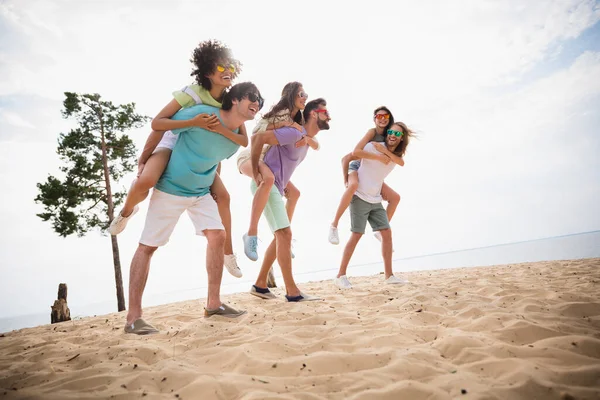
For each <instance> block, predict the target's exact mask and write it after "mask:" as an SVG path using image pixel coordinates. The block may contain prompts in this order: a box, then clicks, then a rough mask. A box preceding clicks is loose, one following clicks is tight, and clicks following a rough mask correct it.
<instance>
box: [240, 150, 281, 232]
mask: <svg viewBox="0 0 600 400" xmlns="http://www.w3.org/2000/svg"><path fill="white" fill-rule="evenodd" d="M240 171H241V172H242V173H243V174H244V175H246V176H249V177H250V178H253V177H254V176H253V175H252V164H251V163H250V161H249V160H248V161H246V162H245V163H243V164H242V165H241V166H240ZM258 171H259V172H260V174H261V175H262V177H263V181H262V183H261V184H260V186H259V187H258V189H257V190H256V193H254V198H253V199H252V211H251V213H250V225H249V227H248V236H256V235H257V234H258V221H259V220H260V216H261V214H262V212H263V210H264V209H265V206H266V205H267V202H268V201H269V194H270V192H271V188H272V187H273V184H274V183H275V177H274V176H273V172H272V171H271V169H270V168H269V167H267V164H265V163H264V162H262V161H259V162H258Z"/></svg>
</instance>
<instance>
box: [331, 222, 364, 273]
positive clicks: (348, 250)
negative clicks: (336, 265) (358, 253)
mask: <svg viewBox="0 0 600 400" xmlns="http://www.w3.org/2000/svg"><path fill="white" fill-rule="evenodd" d="M362 235H363V234H362V233H356V232H352V235H350V239H348V243H347V244H346V247H345V248H344V254H343V255H342V263H341V264H340V270H339V271H338V274H337V277H338V278H339V277H340V276H344V275H346V270H347V269H348V264H349V263H350V259H351V258H352V254H354V249H356V245H357V244H358V241H359V240H360V238H361V237H362Z"/></svg>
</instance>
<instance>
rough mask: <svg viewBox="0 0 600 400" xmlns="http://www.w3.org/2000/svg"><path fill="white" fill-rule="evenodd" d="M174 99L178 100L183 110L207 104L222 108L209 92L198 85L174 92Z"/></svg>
mask: <svg viewBox="0 0 600 400" xmlns="http://www.w3.org/2000/svg"><path fill="white" fill-rule="evenodd" d="M173 97H174V98H175V100H177V102H178V103H179V105H180V106H181V108H188V107H191V106H195V105H196V104H206V105H208V106H213V107H217V108H221V103H219V102H218V101H216V100H215V99H214V98H213V97H212V96H211V95H210V92H209V91H208V90H206V89H204V88H203V87H202V86H200V85H197V84H193V85H189V86H186V87H184V88H183V89H181V90H176V91H174V92H173Z"/></svg>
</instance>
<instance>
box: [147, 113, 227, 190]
mask: <svg viewBox="0 0 600 400" xmlns="http://www.w3.org/2000/svg"><path fill="white" fill-rule="evenodd" d="M198 114H216V116H217V117H218V118H219V120H221V123H222V124H224V122H223V118H222V116H221V110H219V109H218V108H216V107H212V106H207V105H204V104H199V105H196V106H193V107H190V108H183V109H181V110H179V111H178V112H177V113H176V114H175V115H174V116H173V119H177V120H187V119H191V118H193V117H194V116H196V115H198ZM232 131H233V132H235V133H237V132H238V129H237V128H236V129H232ZM172 132H173V133H175V134H178V135H179V138H178V139H177V143H175V147H174V148H173V153H172V154H171V159H170V160H169V164H167V168H166V169H165V172H163V174H162V176H161V177H160V180H159V181H158V183H157V184H156V187H155V188H156V189H158V190H160V191H162V192H165V193H169V194H172V195H175V196H183V197H191V196H204V195H206V194H208V192H209V191H210V185H212V184H213V181H214V180H215V173H216V171H217V166H218V164H219V162H221V160H225V159H227V158H229V157H231V156H232V155H234V154H235V152H236V151H237V150H238V148H239V145H238V144H236V143H234V142H232V141H231V140H229V139H227V138H226V137H225V136H223V135H220V134H218V133H214V132H210V131H207V130H204V129H201V128H196V127H189V128H181V129H175V130H173V131H172Z"/></svg>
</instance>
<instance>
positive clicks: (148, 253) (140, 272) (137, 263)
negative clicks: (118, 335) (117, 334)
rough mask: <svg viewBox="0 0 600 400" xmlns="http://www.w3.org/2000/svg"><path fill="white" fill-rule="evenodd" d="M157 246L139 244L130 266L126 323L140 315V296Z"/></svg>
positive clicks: (131, 321) (132, 321)
mask: <svg viewBox="0 0 600 400" xmlns="http://www.w3.org/2000/svg"><path fill="white" fill-rule="evenodd" d="M156 249H157V247H150V246H146V245H144V244H141V243H140V244H139V245H138V248H137V250H136V251H135V254H134V255H133V260H131V267H130V269H129V308H128V311H127V324H128V325H130V324H133V323H134V322H135V321H136V320H137V319H139V318H141V317H142V296H143V294H144V288H145V287H146V282H147V281H148V272H149V271H150V260H151V259H152V255H153V254H154V252H155V251H156Z"/></svg>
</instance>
